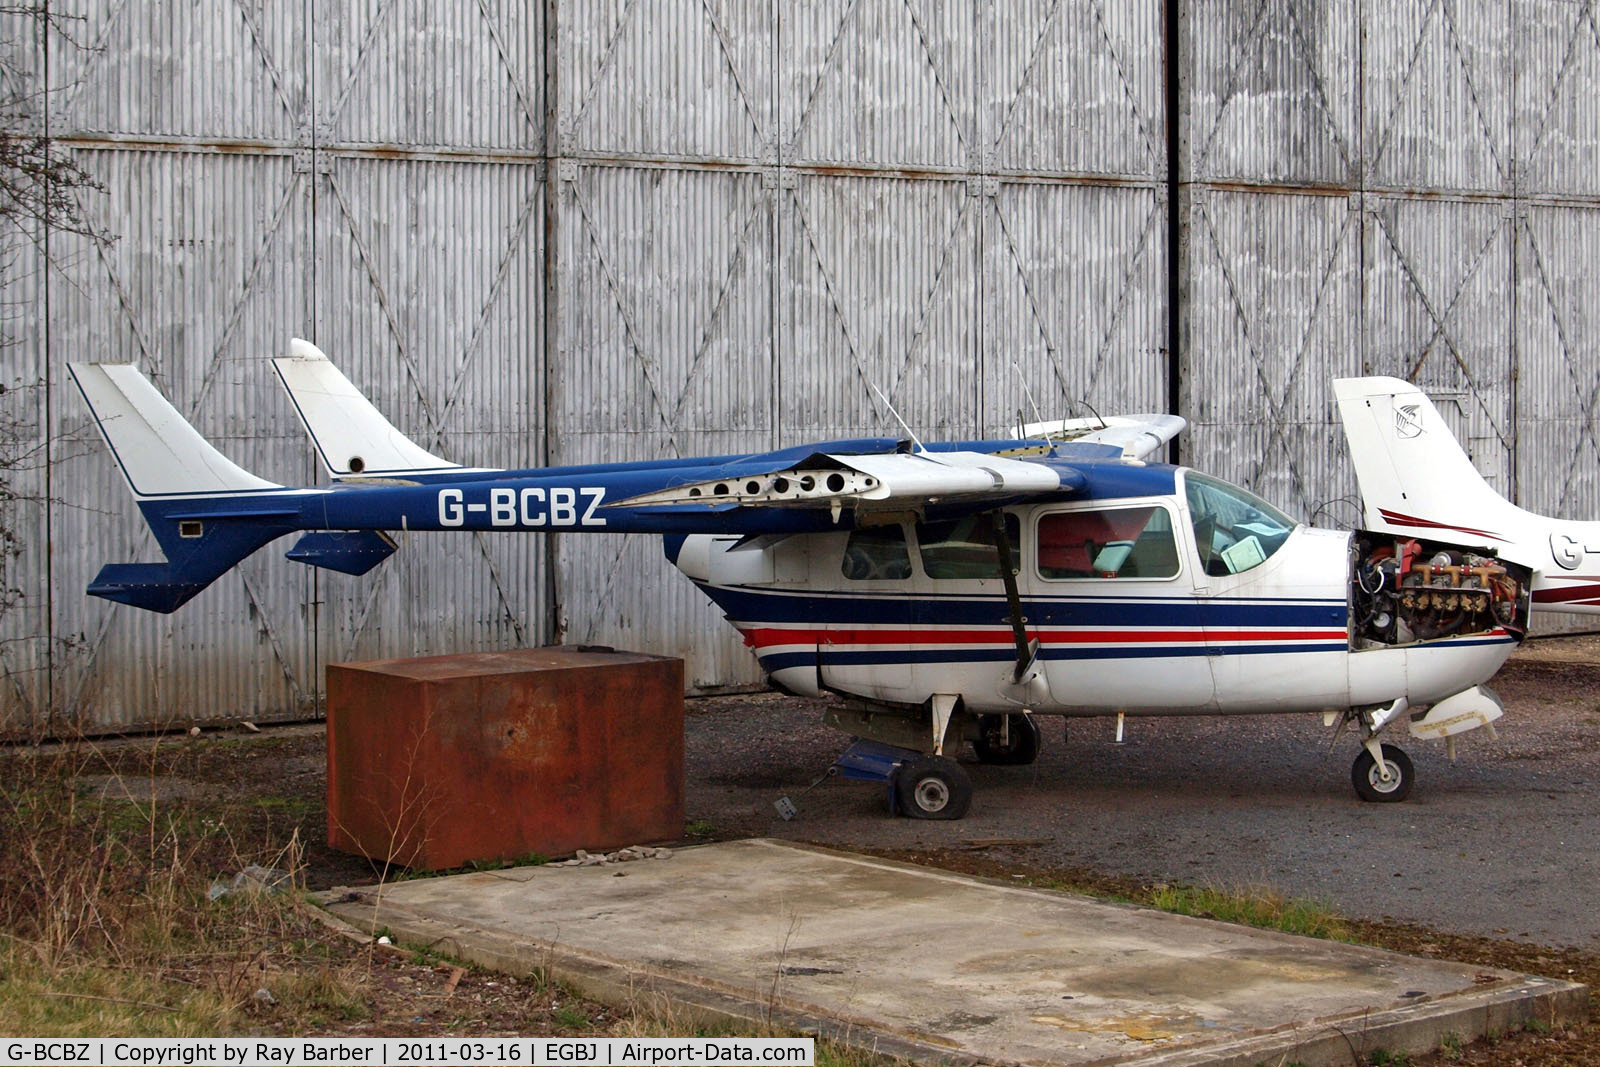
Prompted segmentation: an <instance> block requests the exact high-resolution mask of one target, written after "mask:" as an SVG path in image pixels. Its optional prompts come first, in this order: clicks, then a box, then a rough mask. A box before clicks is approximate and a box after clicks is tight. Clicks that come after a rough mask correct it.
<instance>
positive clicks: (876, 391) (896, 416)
mask: <svg viewBox="0 0 1600 1067" xmlns="http://www.w3.org/2000/svg"><path fill="white" fill-rule="evenodd" d="M867 388H868V389H871V390H872V391H873V393H874V394H876V395H877V397H878V399H879V400H881V401H883V406H884V407H886V408H888V409H889V414H891V415H893V416H894V421H895V422H898V423H899V424H900V428H901V429H902V430H904V431H905V432H906V436H907V437H909V438H911V443H912V444H913V445H915V446H916V451H918V452H926V451H927V450H928V446H927V445H925V444H923V443H922V441H921V439H920V438H918V437H917V435H916V433H915V431H913V430H912V429H911V427H909V426H907V425H906V420H905V419H902V418H901V417H900V413H899V412H898V411H896V410H895V409H894V405H893V404H891V403H889V398H888V397H886V396H884V395H883V390H882V389H879V388H878V387H877V386H876V385H873V384H872V383H871V382H868V383H867Z"/></svg>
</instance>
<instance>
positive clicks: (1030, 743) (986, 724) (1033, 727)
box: [972, 715, 1043, 767]
mask: <svg viewBox="0 0 1600 1067" xmlns="http://www.w3.org/2000/svg"><path fill="white" fill-rule="evenodd" d="M1008 718H1009V719H1010V720H1011V730H1010V733H1011V737H1010V740H1009V742H1003V741H1001V740H1000V738H1001V737H1002V736H1003V735H1004V731H1005V728H1006V719H1008ZM1042 744H1043V738H1042V737H1041V735H1040V733H1039V724H1038V723H1036V722H1034V721H1033V716H1032V715H983V716H980V717H979V719H978V736H977V737H975V738H973V741H972V751H973V752H974V753H976V754H977V756H978V762H979V763H994V764H998V765H999V766H1002V767H1020V766H1022V765H1024V764H1028V763H1032V762H1033V761H1034V760H1036V759H1038V758H1039V748H1040V746H1041V745H1042Z"/></svg>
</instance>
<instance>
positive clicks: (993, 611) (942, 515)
mask: <svg viewBox="0 0 1600 1067" xmlns="http://www.w3.org/2000/svg"><path fill="white" fill-rule="evenodd" d="M274 364H275V366H276V368H277V371H278V373H279V376H280V377H281V379H282V381H283V383H284V385H285V386H286V387H287V388H288V390H289V393H290V395H291V397H292V399H293V401H294V404H295V407H296V409H297V411H298V412H299V414H300V417H301V419H302V421H303V422H304V423H305V426H306V429H307V431H308V432H309V434H310V436H311V439H312V441H313V443H314V445H315V447H316V450H317V453H318V455H319V456H320V457H321V460H322V463H323V465H324V467H325V468H326V470H327V472H328V474H329V476H330V478H331V479H332V484H331V485H325V486H319V487H310V488H289V487H285V486H282V485H278V484H275V483H272V482H268V481H265V480H263V479H261V478H258V477H256V476H254V475H252V474H250V473H249V472H247V471H245V470H243V469H241V468H240V467H238V466H236V465H234V464H233V463H231V462H230V461H228V460H227V459H226V458H224V457H223V456H222V455H221V454H220V453H219V452H218V451H217V450H216V449H215V448H213V447H212V446H211V445H210V444H209V443H208V442H207V441H205V439H204V438H202V437H201V436H200V434H199V433H198V432H197V431H195V430H194V429H193V427H191V426H189V425H188V423H186V422H185V421H184V420H183V418H182V416H180V415H179V414H178V412H177V411H176V410H175V409H173V408H172V406H171V405H170V404H168V403H167V401H166V400H165V398H163V397H162V396H161V395H160V393H159V392H158V391H157V390H156V389H155V388H154V386H152V385H151V384H150V383H149V381H148V380H146V379H145V378H144V377H143V376H142V375H141V374H140V373H139V371H138V370H137V369H136V368H135V367H133V366H127V365H101V364H74V365H72V368H71V369H72V373H73V376H74V378H75V380H76V381H77V383H78V386H79V388H80V389H81V390H82V392H83V395H84V399H85V400H86V401H87V402H88V404H89V407H90V408H91V409H92V411H93V413H94V416H95V420H96V422H97V423H98V425H99V428H100V430H101V432H102V433H103V435H104V436H105V439H106V442H107V444H108V445H109V446H110V449H111V451H112V454H113V455H114V457H115V458H116V459H117V461H118V463H119V464H120V465H121V467H122V471H123V473H124V475H125V476H126V478H127V481H128V485H129V487H130V488H131V489H132V491H133V494H134V497H135V499H136V500H137V502H138V506H139V508H140V510H141V512H142V513H143V514H144V517H145V520H146V521H147V522H148V523H149V525H150V527H151V529H152V531H153V532H154V533H155V536H156V539H157V541H158V542H159V543H160V545H161V547H162V549H163V550H164V552H165V553H166V557H167V562H165V563H131V564H130V563H124V564H110V565H107V566H106V567H105V568H104V569H102V570H101V572H100V573H99V575H98V576H97V577H96V578H95V580H94V582H93V583H92V584H91V585H90V586H89V590H88V591H89V592H90V593H91V594H93V595H95V596H101V597H105V598H107V599H110V600H114V601H118V602H120V603H124V604H131V605H133V606H136V607H140V608H146V609H149V610H153V611H162V612H170V611H173V610H176V609H177V608H178V607H180V606H181V605H183V604H184V603H185V602H187V601H188V600H189V599H190V598H192V597H194V596H195V595H196V594H198V593H199V592H200V591H201V590H203V589H204V588H205V587H206V586H207V585H208V584H209V583H210V582H212V581H213V580H214V579H216V578H217V577H218V576H220V575H221V574H223V573H225V572H226V571H227V570H228V569H229V568H231V567H233V566H234V565H235V564H236V563H238V562H239V561H240V560H242V559H244V558H245V557H246V556H248V555H250V554H251V553H252V552H254V551H255V550H256V549H258V548H260V547H261V546H263V545H265V544H266V543H268V542H269V541H272V540H274V539H276V538H278V537H281V536H283V535H285V534H290V533H299V534H300V538H299V540H298V541H297V542H296V543H295V544H294V546H293V547H292V548H291V549H290V550H289V552H288V553H287V554H288V557H289V558H290V559H293V560H297V561H299V562H302V563H308V564H311V565H313V566H318V567H325V568H330V569H333V570H337V571H343V572H345V573H348V574H357V575H359V574H364V573H366V572H367V571H368V570H370V569H372V568H373V567H375V566H377V565H378V564H379V563H381V562H382V561H383V560H384V559H385V558H387V557H388V556H389V555H390V554H391V553H392V552H393V551H394V550H395V542H394V541H393V540H392V539H391V538H390V537H389V536H388V533H389V532H392V531H397V530H401V531H403V530H463V531H465V530H472V531H482V532H491V531H539V530H544V531H561V532H563V533H570V532H589V533H608V532H610V533H624V532H647V533H656V534H661V535H663V542H664V546H665V551H666V555H667V558H668V559H669V560H670V561H671V562H672V563H673V564H674V565H675V566H676V567H677V568H678V569H679V570H681V571H683V572H684V573H685V574H686V575H687V576H688V577H689V578H690V579H691V580H692V581H693V582H694V583H695V584H696V585H697V586H698V587H699V588H700V589H701V590H702V591H703V592H704V593H705V595H706V596H708V597H709V598H710V599H711V600H712V601H714V602H715V603H716V604H717V605H718V606H719V607H720V608H721V609H722V610H723V612H724V613H725V614H726V616H727V618H728V620H729V621H730V622H731V623H732V624H733V625H734V626H735V627H737V628H738V629H739V630H740V631H741V632H742V633H743V635H744V637H745V641H746V642H747V643H748V644H749V645H750V646H751V647H752V648H753V649H754V652H755V655H756V657H757V658H758V660H759V661H760V663H761V666H762V668H763V669H764V670H765V671H766V672H767V674H768V675H769V677H770V678H771V681H772V683H773V684H774V685H775V686H777V687H778V688H780V689H783V690H786V691H788V692H791V693H796V694H802V695H805V696H811V697H821V696H826V695H830V694H831V695H836V696H843V697H846V698H847V701H846V702H845V703H844V704H842V705H841V704H839V703H838V702H834V703H831V704H830V706H829V709H828V711H827V712H826V713H825V714H826V715H827V717H828V721H829V722H830V723H831V724H832V725H835V726H838V727H840V728H841V729H843V730H845V731H847V732H849V733H851V734H853V735H855V736H856V737H858V738H863V739H866V740H864V741H863V742H860V743H858V746H854V747H853V749H852V751H855V750H856V748H858V747H859V748H860V749H861V750H860V752H859V753H858V755H859V757H860V759H859V760H858V762H857V764H855V765H854V766H857V768H858V769H860V768H862V767H867V768H874V767H875V768H876V769H875V770H869V771H864V772H863V773H862V774H861V775H850V772H849V769H848V768H849V767H850V766H852V765H851V764H849V763H845V764H844V766H845V767H846V773H847V776H870V775H872V774H876V775H878V776H880V777H882V778H885V779H887V780H888V781H889V782H890V796H891V804H892V805H893V806H898V807H899V808H900V809H901V810H902V811H904V812H905V813H906V814H909V815H912V816H915V817H920V818H931V819H951V818H959V817H960V816H961V815H962V814H964V813H965V812H966V810H967V807H968V804H969V803H970V799H971V784H970V780H969V778H968V776H967V774H966V772H965V771H964V770H963V769H962V767H961V766H960V765H959V764H958V763H956V762H955V760H953V759H952V758H950V756H949V754H948V753H949V752H950V751H952V750H953V749H954V748H955V747H957V746H958V745H959V744H960V743H961V742H962V741H964V740H970V741H971V742H972V744H973V748H974V750H975V752H976V754H977V756H978V758H979V759H980V760H982V761H985V762H992V763H1027V762H1030V761H1031V760H1032V759H1033V758H1034V757H1035V756H1036V755H1037V753H1038V751H1039V745H1040V733H1039V729H1038V726H1037V724H1036V722H1035V719H1034V716H1035V715H1038V714H1055V715H1072V716H1082V715H1106V714H1116V715H1118V716H1119V727H1120V724H1121V718H1120V717H1121V716H1122V715H1124V714H1126V715H1190V714H1230V715H1231V714H1251V713H1272V712H1286V711H1308V712H1320V713H1322V714H1323V716H1324V721H1325V722H1326V724H1327V725H1329V726H1334V725H1336V724H1337V725H1340V726H1343V725H1346V724H1349V725H1353V726H1354V727H1355V728H1356V729H1357V730H1358V731H1359V734H1360V738H1361V751H1360V752H1359V753H1358V754H1357V756H1356V759H1355V762H1354V765H1353V766H1352V769H1351V777H1352V781H1353V783H1354V785H1355V788H1356V791H1357V793H1358V794H1359V795H1360V796H1361V797H1362V798H1363V799H1366V800H1374V801H1397V800H1402V799H1404V798H1405V797H1406V796H1407V795H1408V794H1409V793H1410V791H1411V788H1412V784H1413V769H1412V765H1411V762H1410V760H1409V758H1408V757H1407V756H1406V754H1405V753H1404V752H1403V751H1402V750H1401V749H1400V748H1399V747H1397V746H1395V745H1393V744H1388V743H1384V742H1383V741H1381V740H1380V736H1381V735H1382V734H1383V732H1384V731H1385V730H1386V729H1387V728H1389V727H1391V726H1393V725H1394V724H1396V723H1398V722H1400V721H1402V720H1406V721H1407V722H1408V724H1409V728H1410V732H1411V733H1412V735H1413V736H1416V737H1421V738H1452V739H1453V737H1454V736H1455V735H1457V734H1459V733H1462V732H1464V731H1467V730H1471V729H1476V728H1479V727H1486V726H1488V725H1489V724H1490V723H1491V722H1492V721H1493V720H1494V719H1496V718H1498V717H1499V716H1500V715H1501V713H1502V709H1501V706H1500V702H1499V700H1498V699H1497V698H1496V697H1495V695H1494V694H1493V692H1492V691H1490V690H1489V689H1488V688H1487V687H1485V686H1484V685H1483V684H1482V683H1483V682H1485V681H1486V680H1487V679H1488V678H1489V677H1490V676H1492V675H1493V674H1494V673H1495V671H1496V670H1497V669H1498V668H1499V667H1500V665H1501V663H1503V662H1504V661H1505V659H1506V657H1507V656H1509V655H1510V653H1511V651H1512V649H1513V648H1514V647H1515V645H1516V644H1517V643H1518V642H1519V641H1520V640H1521V638H1522V635H1523V632H1524V628H1525V624H1526V619H1527V612H1528V599H1529V575H1528V571H1527V569H1526V568H1525V567H1521V566H1519V565H1517V564H1514V563H1508V562H1506V561H1502V560H1499V559H1497V558H1496V557H1495V555H1494V553H1492V552H1489V551H1486V550H1478V549H1470V548H1464V547H1462V546H1460V545H1457V544H1453V543H1448V542H1445V541H1440V540H1435V539H1432V538H1430V539H1428V540H1425V541H1424V540H1419V539H1414V538H1406V539H1397V538H1395V537H1390V536H1386V535H1385V536H1380V535H1376V534H1371V533H1365V532H1361V531H1355V532H1350V531H1330V530H1318V529H1311V528H1308V527H1306V526H1304V525H1301V524H1299V523H1297V522H1295V521H1294V520H1292V519H1290V518H1289V517H1287V516H1286V515H1284V514H1283V513H1282V512H1280V511H1278V510H1277V509H1276V508H1274V507H1272V506H1271V505H1270V504H1267V503H1266V502H1265V501H1263V500H1260V499H1259V498H1257V497H1255V496H1254V495H1252V494H1251V493H1249V492H1247V491H1246V490H1244V489H1241V488H1239V487H1237V486H1234V485H1230V484H1228V483H1226V482H1223V481H1220V480H1218V479H1215V478H1211V477H1208V476H1206V475H1203V474H1201V473H1199V472H1197V471H1194V470H1191V469H1188V468H1183V467H1174V466H1170V465H1167V464H1164V463H1160V462H1155V461H1153V460H1152V458H1151V457H1152V456H1153V455H1154V454H1155V452H1156V451H1158V450H1159V449H1160V448H1161V447H1162V446H1163V445H1164V443H1165V442H1166V441H1167V440H1169V439H1170V438H1171V437H1172V436H1173V435H1174V434H1176V433H1178V432H1179V431H1180V430H1181V428H1182V426H1183V420H1181V419H1179V418H1176V417H1174V416H1168V415H1152V416H1127V417H1122V418H1112V419H1107V420H1104V421H1100V420H1092V421H1090V420H1076V421H1070V422H1062V423H1056V424H1048V425H1047V424H1037V425H1034V426H1030V427H1025V428H1023V430H1022V432H1020V433H1018V434H1017V435H1016V436H1015V437H1013V438H1012V439H1007V440H997V441H963V442H957V443H954V444H927V445H924V444H922V443H921V442H919V441H917V440H916V439H915V438H914V437H913V438H912V439H910V440H896V439H893V438H869V439H862V440H849V441H830V442H825V443H820V444H809V445H802V446H799V447H795V448H789V449H784V450H781V451H776V452H767V453H759V454H750V455H731V456H717V457H707V458H698V459H682V460H663V461H654V462H643V463H616V464H606V465H598V466H586V467H551V468H535V469H529V470H494V469H487V468H476V467H464V466H460V465H458V464H455V463H452V462H450V461H448V460H445V459H442V458H440V457H438V456H436V455H433V454H432V453H429V452H427V451H426V450H424V449H422V448H421V447H419V446H418V445H416V444H415V443H413V442H412V441H410V440H409V439H408V438H406V437H405V436H404V435H402V434H401V433H400V432H399V431H398V430H397V429H395V427H394V426H392V425H391V424H390V423H389V422H388V420H386V419H385V418H384V417H383V416H382V415H381V414H380V413H379V412H378V411H377V410H376V409H375V408H374V407H373V406H372V405H371V404H370V403H368V402H367V400H366V399H365V398H364V397H363V396H362V395H361V394H360V393H359V392H358V391H357V390H356V389H355V387H354V386H353V385H351V383H350V382H349V381H348V379H346V378H345V376H344V375H343V374H341V373H340V372H339V371H338V370H337V369H336V368H335V367H334V366H333V364H332V363H331V362H329V361H328V360H327V358H326V357H325V356H323V355H322V353H321V352H319V351H317V349H316V348H315V347H314V346H313V345H311V344H309V343H308V342H304V341H299V340H297V341H295V342H294V343H293V346H292V348H291V355H290V356H289V357H287V358H284V359H278V360H275V361H274ZM1440 568H1453V570H1450V571H1449V575H1450V576H1449V577H1448V578H1444V577H1441V575H1443V574H1444V573H1445V571H1443V570H1440ZM1424 709H1426V710H1424ZM1491 732H1492V727H1491ZM1452 744H1453V741H1452ZM861 746H865V747H861ZM874 746H876V747H874ZM874 761H877V762H876V763H874Z"/></svg>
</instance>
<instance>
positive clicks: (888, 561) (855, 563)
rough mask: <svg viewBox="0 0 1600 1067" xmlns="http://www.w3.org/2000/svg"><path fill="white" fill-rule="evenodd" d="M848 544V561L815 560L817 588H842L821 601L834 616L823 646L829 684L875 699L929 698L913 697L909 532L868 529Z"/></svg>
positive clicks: (896, 527)
mask: <svg viewBox="0 0 1600 1067" xmlns="http://www.w3.org/2000/svg"><path fill="white" fill-rule="evenodd" d="M840 542H841V547H842V550H843V554H842V556H840V555H836V554H832V553H817V554H814V556H813V560H814V565H815V566H817V567H818V568H819V573H818V574H817V576H816V577H817V578H818V579H819V581H818V582H817V583H816V584H817V585H819V586H820V587H822V588H829V587H834V588H838V589H839V590H840V592H839V593H838V594H828V595H824V596H822V597H820V598H819V599H818V600H817V601H816V603H818V604H819V605H821V609H822V610H824V611H825V612H826V617H827V621H826V622H825V624H824V625H823V627H822V628H821V629H822V633H821V640H820V642H819V644H818V647H817V670H818V673H819V675H820V676H821V679H822V683H823V685H825V686H827V687H828V688H830V689H836V690H839V691H840V692H845V693H851V694H854V695H856V696H861V697H867V698H870V699H876V700H887V701H896V702H911V703H915V702H918V701H920V700H921V699H922V697H921V696H916V695H913V694H910V693H909V692H908V687H909V686H910V685H911V680H912V669H911V662H910V653H911V627H912V607H911V604H912V600H911V587H912V585H913V567H912V561H911V548H910V544H909V543H908V540H907V537H906V531H905V527H904V526H901V525H900V524H899V523H895V524H892V525H887V526H865V527H861V528H859V529H856V530H852V531H850V533H849V535H848V536H846V537H843V538H841V539H840ZM828 571H831V573H826V572H828Z"/></svg>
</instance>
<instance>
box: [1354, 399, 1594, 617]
mask: <svg viewBox="0 0 1600 1067" xmlns="http://www.w3.org/2000/svg"><path fill="white" fill-rule="evenodd" d="M1333 388H1334V395H1335V396H1336V397H1337V399H1338V402H1339V417H1340V418H1341V419H1342V420H1343V421H1344V433H1345V439H1346V440H1347V441H1349V443H1350V459H1351V462H1352V463H1353V464H1354V465H1355V469H1356V481H1357V482H1358V483H1359V484H1360V486H1361V499H1362V501H1363V507H1364V512H1365V513H1364V518H1365V521H1366V523H1367V524H1368V525H1369V526H1371V527H1372V528H1373V529H1375V530H1387V531H1393V532H1394V533H1396V534H1399V535H1414V534H1417V533H1421V534H1424V535H1426V536H1429V537H1436V536H1445V537H1465V538H1470V539H1471V540H1473V541H1474V542H1476V543H1478V544H1482V545H1489V546H1492V547H1493V548H1494V549H1495V551H1496V553H1497V554H1498V555H1500V556H1503V557H1505V558H1506V559H1511V560H1515V561H1517V562H1518V563H1521V564H1523V565H1525V566H1527V567H1530V568H1532V570H1533V607H1534V608H1543V609H1545V610H1548V611H1570V612H1576V613H1579V614H1585V615H1595V614H1600V522H1569V521H1567V520H1564V519H1554V518H1549V517H1547V516H1544V515H1535V514H1534V513H1532V512H1531V511H1524V510H1523V509H1522V508H1519V507H1517V506H1516V505H1515V504H1513V503H1511V501H1509V500H1507V499H1506V498H1505V497H1503V496H1501V495H1500V494H1499V493H1497V492H1495V491H1494V489H1493V488H1491V487H1490V485H1489V483H1488V482H1486V481H1484V480H1483V475H1481V474H1479V473H1478V469H1477V468H1476V467H1475V466H1473V464H1472V460H1471V459H1470V458H1469V457H1468V456H1467V454H1466V452H1465V451H1463V450H1462V448H1461V445H1460V443H1459V442H1458V441H1457V440H1456V438H1455V435H1454V434H1452V433H1451V432H1450V428H1449V426H1447V425H1446V424H1445V421H1444V417H1443V416H1441V415H1440V414H1439V410H1438V409H1437V408H1435V407H1434V406H1433V401H1431V400H1429V399H1428V396H1427V394H1426V393H1424V392H1423V391H1422V390H1421V389H1419V388H1417V387H1416V386H1415V385H1412V384H1411V383H1410V382H1406V381H1402V380H1400V379H1399V378H1340V379H1337V380H1336V381H1335V382H1334V383H1333Z"/></svg>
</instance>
